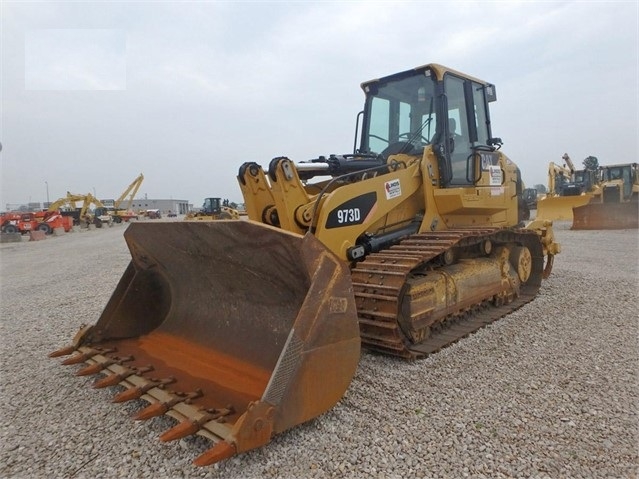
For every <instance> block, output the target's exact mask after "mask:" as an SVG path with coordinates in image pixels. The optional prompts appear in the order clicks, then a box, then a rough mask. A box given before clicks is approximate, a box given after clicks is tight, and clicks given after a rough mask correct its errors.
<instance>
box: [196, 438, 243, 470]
mask: <svg viewBox="0 0 639 479" xmlns="http://www.w3.org/2000/svg"><path fill="white" fill-rule="evenodd" d="M235 454H237V450H236V449H235V446H234V445H233V444H229V443H228V442H226V441H220V442H218V443H217V444H216V445H215V446H213V447H212V448H211V449H208V450H207V451H204V453H202V454H201V455H200V456H198V457H197V458H196V459H195V460H194V461H193V464H195V465H196V466H209V465H211V464H215V463H216V462H220V461H222V460H224V459H228V458H229V457H231V456H234V455H235Z"/></svg>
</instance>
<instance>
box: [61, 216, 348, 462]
mask: <svg viewBox="0 0 639 479" xmlns="http://www.w3.org/2000/svg"><path fill="white" fill-rule="evenodd" d="M124 236H125V239H126V242H127V244H128V247H129V250H130V252H131V256H132V259H131V263H130V264H129V266H128V268H127V269H126V271H125V273H124V275H123V277H122V278H121V280H120V282H119V284H118V286H117V287H116V289H115V291H114V293H113V295H112V297H111V299H110V300H109V302H108V304H107V305H106V307H105V309H104V311H103V313H102V315H101V316H100V318H99V320H98V321H97V323H96V324H95V325H93V326H86V327H83V328H82V329H81V330H80V331H79V332H78V334H77V335H76V337H75V338H74V340H73V344H72V346H70V347H67V348H63V349H61V350H59V351H57V352H55V353H52V354H51V356H54V357H55V356H68V357H67V359H66V360H65V361H64V364H83V365H84V367H83V368H82V369H80V370H79V371H78V372H77V374H78V375H90V374H101V375H103V376H102V378H101V379H99V380H97V381H96V383H95V387H109V386H115V385H120V386H124V387H126V390H125V391H123V392H120V393H118V394H117V395H116V396H115V397H114V399H113V401H114V402H123V401H129V400H133V399H143V400H145V401H147V402H149V403H150V405H149V406H148V407H146V408H145V409H143V410H141V411H140V412H138V413H137V414H136V415H135V416H134V417H135V419H137V420H147V419H150V418H153V417H156V416H158V415H162V414H165V415H168V416H170V417H173V418H174V419H176V420H177V421H178V423H177V425H176V426H175V427H173V428H172V429H170V430H168V431H166V432H165V433H164V434H162V435H161V437H160V439H161V440H162V441H172V440H175V439H179V438H182V437H185V436H188V435H191V434H198V435H201V436H204V437H206V438H208V439H210V440H211V441H213V443H214V446H213V447H212V448H211V449H210V450H209V451H207V452H205V453H204V454H203V455H202V456H200V457H199V458H198V459H196V461H195V463H196V464H198V465H206V464H211V463H213V462H217V461H219V460H222V459H224V458H227V457H229V456H232V455H234V454H236V453H240V452H243V451H247V450H249V449H252V448H256V447H259V446H262V445H264V444H267V443H268V442H269V441H270V440H271V437H272V436H273V435H274V434H277V433H280V432H282V431H285V430H286V429H289V428H291V427H293V426H295V425H297V424H300V423H303V422H305V421H308V420H310V419H312V418H314V417H316V416H318V415H320V414H322V413H323V412H325V411H327V410H328V409H330V408H331V407H333V406H334V405H335V403H336V402H337V401H339V399H340V398H341V397H342V395H343V394H344V392H345V391H346V389H347V388H348V385H349V384H350V381H351V379H352V376H353V374H354V373H355V370H356V368H357V364H358V361H359V355H360V337H359V327H358V321H357V313H356V309H355V301H354V296H353V291H352V285H351V281H350V274H349V270H348V267H347V265H346V264H344V263H343V262H341V261H340V260H339V259H337V258H336V257H335V256H334V255H333V254H332V253H331V252H329V251H328V250H327V249H326V248H325V247H324V246H323V245H322V244H321V243H319V242H318V241H317V240H316V239H315V238H314V237H313V236H310V235H307V236H304V237H302V236H300V235H296V234H291V233H287V232H284V231H282V230H279V229H275V228H271V227H268V226H263V225H260V224H258V223H253V222H250V221H215V222H182V223H133V224H131V225H130V226H129V228H128V229H127V231H126V232H125V234H124Z"/></svg>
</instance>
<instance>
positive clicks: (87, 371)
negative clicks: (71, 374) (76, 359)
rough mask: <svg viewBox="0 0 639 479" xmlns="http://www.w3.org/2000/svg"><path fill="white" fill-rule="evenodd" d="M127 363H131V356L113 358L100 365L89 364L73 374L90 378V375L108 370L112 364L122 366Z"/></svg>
mask: <svg viewBox="0 0 639 479" xmlns="http://www.w3.org/2000/svg"><path fill="white" fill-rule="evenodd" d="M127 361H133V356H127V357H125V358H113V359H107V360H106V361H104V362H102V363H95V364H90V365H89V366H87V367H86V368H83V369H80V370H79V371H77V372H76V373H75V375H76V376H90V375H92V374H97V373H99V372H100V371H102V370H104V369H106V368H108V367H109V366H111V365H112V364H123V363H125V362H127Z"/></svg>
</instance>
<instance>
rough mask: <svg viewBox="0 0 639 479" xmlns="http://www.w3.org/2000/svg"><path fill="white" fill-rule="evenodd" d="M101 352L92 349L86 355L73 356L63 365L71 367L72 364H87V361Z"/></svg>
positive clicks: (63, 362)
mask: <svg viewBox="0 0 639 479" xmlns="http://www.w3.org/2000/svg"><path fill="white" fill-rule="evenodd" d="M98 353H99V351H96V350H95V349H92V350H90V351H88V352H86V353H80V354H75V355H73V356H71V357H70V358H67V359H65V360H64V361H62V364H63V365H65V366H70V365H72V364H80V363H83V362H85V361H86V360H87V359H90V358H92V357H93V356H95V355H96V354H98Z"/></svg>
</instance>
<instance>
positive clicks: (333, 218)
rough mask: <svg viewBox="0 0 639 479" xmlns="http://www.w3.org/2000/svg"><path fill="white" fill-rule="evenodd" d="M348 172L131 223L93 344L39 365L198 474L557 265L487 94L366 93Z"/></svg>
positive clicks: (519, 300) (395, 83)
mask: <svg viewBox="0 0 639 479" xmlns="http://www.w3.org/2000/svg"><path fill="white" fill-rule="evenodd" d="M362 88H363V90H364V93H365V97H366V100H365V105H364V110H363V112H362V113H361V114H359V115H358V121H357V128H356V145H355V146H354V151H353V152H352V153H349V154H345V155H330V156H328V157H324V156H320V157H318V158H315V159H311V160H308V161H302V162H299V163H295V162H293V161H291V160H290V159H288V158H285V157H278V158H275V159H273V160H272V161H271V162H270V163H269V165H268V168H267V169H263V168H262V167H261V166H260V165H258V164H257V163H252V162H251V163H245V164H243V165H241V167H240V168H239V172H238V181H239V184H240V188H241V190H242V193H243V196H244V201H245V205H246V209H247V214H248V217H249V219H248V220H242V221H236V220H219V221H210V222H180V223H159V224H152V223H136V224H132V225H130V226H129V227H128V229H127V230H126V232H125V239H126V242H127V244H128V246H129V249H130V251H131V256H132V260H131V264H130V265H129V267H128V268H127V270H126V271H125V273H124V276H123V277H122V279H121V280H120V283H119V285H118V286H117V288H116V290H115V291H114V293H113V296H112V297H111V299H110V301H109V302H108V304H107V305H106V308H105V310H104V312H103V313H102V315H101V317H100V318H99V319H98V321H97V323H96V324H95V325H93V326H88V327H84V328H82V329H81V330H80V331H79V332H78V334H77V335H76V337H75V338H74V340H73V343H72V345H70V346H68V347H66V348H64V349H61V350H59V351H56V352H55V353H52V356H69V357H68V358H67V359H65V361H64V363H65V364H80V363H82V364H85V367H84V368H83V369H81V370H80V371H79V372H78V374H96V373H102V374H103V375H104V377H102V378H101V379H99V380H98V381H97V382H96V383H95V385H96V387H106V386H111V385H120V386H124V387H125V388H126V389H125V390H124V391H123V392H121V393H119V394H118V395H117V396H116V397H115V400H116V401H125V400H129V399H134V398H142V399H144V400H146V401H147V402H149V403H150V405H149V406H148V407H147V408H146V409H143V410H142V411H141V412H140V413H139V414H138V415H137V416H136V418H137V419H148V418H150V417H153V416H157V415H161V414H166V415H169V416H171V417H173V418H175V419H176V420H177V421H178V424H177V425H176V426H175V427H174V428H172V429H170V430H168V431H167V432H165V433H164V434H163V435H162V436H161V439H162V440H172V439H177V438H180V437H184V436H186V435H190V434H199V435H202V436H205V437H207V438H209V439H210V440H211V441H212V442H213V443H214V444H213V447H212V448H211V449H210V450H209V451H207V452H205V453H204V454H202V455H201V456H200V457H198V458H197V459H196V461H195V463H196V464H198V465H206V464H211V463H213V462H216V461H220V460H222V459H224V458H227V457H229V456H232V455H234V454H237V453H240V452H243V451H247V450H249V449H252V448H255V447H259V446H261V445H264V444H266V443H268V442H269V441H270V439H271V437H272V436H273V435H274V434H277V433H280V432H282V431H284V430H286V429H289V428H291V427H293V426H295V425H297V424H300V423H302V422H304V421H307V420H309V419H312V418H314V417H316V416H318V415H320V414H322V413H323V412H324V411H326V410H328V409H330V408H331V407H332V406H333V405H334V404H335V403H336V402H337V401H339V399H340V398H341V397H342V395H343V394H344V392H345V391H346V389H347V388H348V386H349V383H350V381H351V379H352V376H353V374H354V373H355V370H356V368H357V364H358V361H359V357H360V346H364V347H365V348H367V349H370V350H375V351H380V352H384V353H388V354H392V355H396V356H399V357H403V358H406V359H416V358H421V357H424V356H426V355H428V354H430V353H433V352H436V351H438V350H439V349H441V348H443V347H445V346H447V345H449V344H451V343H453V342H455V341H457V340H458V339H460V338H463V337H464V336H466V335H468V334H470V333H472V332H473V331H475V330H477V329H479V328H481V327H482V326H485V325H486V324H489V323H491V322H493V321H495V320H497V319H499V318H500V317H502V316H504V315H506V314H508V313H509V312H511V311H513V310H515V309H517V308H519V307H521V306H522V305H524V304H525V303H526V302H528V301H531V300H532V299H533V298H534V297H535V295H536V294H537V292H538V290H539V288H540V285H541V282H542V278H544V277H547V276H548V274H550V270H551V268H552V263H553V258H554V256H555V254H557V253H558V252H559V249H560V248H559V245H558V244H557V243H556V242H555V241H554V238H553V231H552V225H551V223H549V222H542V221H535V222H531V223H525V222H524V218H525V217H526V214H527V209H526V205H525V203H524V200H523V197H522V191H523V184H522V181H521V175H520V172H519V169H518V168H517V166H516V165H515V164H514V163H513V162H512V161H511V160H510V159H509V158H508V157H507V156H506V155H505V154H504V153H502V152H501V151H500V147H501V144H502V142H501V140H500V139H499V138H495V137H493V135H492V132H491V122H490V115H489V108H488V105H489V102H490V101H494V100H495V99H496V96H495V89H494V86H493V85H491V84H489V83H486V82H484V81H481V80H478V79H476V78H473V77H470V76H468V75H464V74H462V73H459V72H457V71H454V70H451V69H449V68H446V67H443V66H441V65H436V64H429V65H425V66H421V67H417V68H414V69H411V70H408V71H404V72H401V73H397V74H394V75H391V76H388V77H384V78H381V79H377V80H373V81H369V82H366V83H364V84H362Z"/></svg>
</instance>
